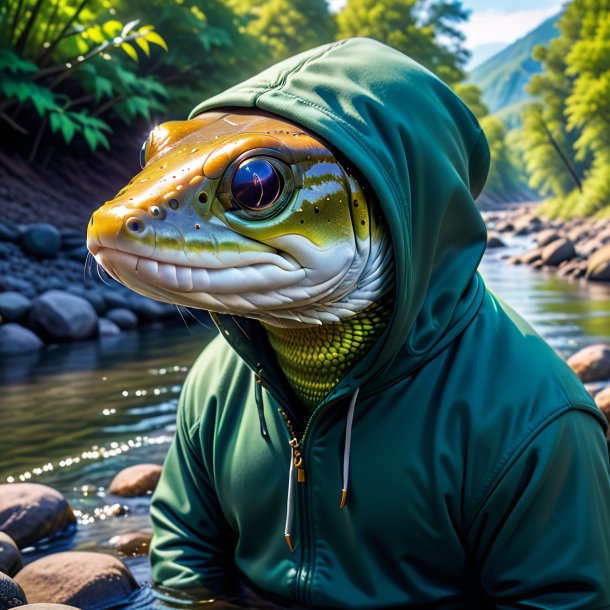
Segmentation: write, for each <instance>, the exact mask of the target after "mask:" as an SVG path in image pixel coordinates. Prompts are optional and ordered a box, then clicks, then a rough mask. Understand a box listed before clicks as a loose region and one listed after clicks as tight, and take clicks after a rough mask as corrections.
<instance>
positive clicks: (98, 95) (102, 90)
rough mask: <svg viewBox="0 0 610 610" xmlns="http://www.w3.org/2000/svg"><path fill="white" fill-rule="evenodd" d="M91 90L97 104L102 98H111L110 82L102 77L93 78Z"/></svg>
mask: <svg viewBox="0 0 610 610" xmlns="http://www.w3.org/2000/svg"><path fill="white" fill-rule="evenodd" d="M93 89H94V91H95V101H96V102H99V101H100V100H101V99H102V98H103V97H104V96H106V97H112V91H113V89H112V81H111V80H110V79H108V78H105V77H104V76H98V75H96V76H94V77H93Z"/></svg>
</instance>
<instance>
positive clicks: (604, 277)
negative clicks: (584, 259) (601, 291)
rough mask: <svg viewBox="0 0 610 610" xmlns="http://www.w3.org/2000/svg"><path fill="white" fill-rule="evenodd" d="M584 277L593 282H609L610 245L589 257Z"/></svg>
mask: <svg viewBox="0 0 610 610" xmlns="http://www.w3.org/2000/svg"><path fill="white" fill-rule="evenodd" d="M585 277H586V278H587V279H588V280H591V281H593V282H608V281H610V245H609V246H604V247H603V248H600V249H599V250H597V251H596V252H595V253H594V254H592V255H591V258H589V264H588V265H587V272H586V273H585Z"/></svg>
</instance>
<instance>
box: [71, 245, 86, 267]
mask: <svg viewBox="0 0 610 610" xmlns="http://www.w3.org/2000/svg"><path fill="white" fill-rule="evenodd" d="M88 252H89V250H87V246H78V247H76V248H71V249H70V250H68V251H67V252H66V256H67V257H68V258H69V259H70V260H73V261H78V262H79V263H84V262H85V261H86V260H87V253H88Z"/></svg>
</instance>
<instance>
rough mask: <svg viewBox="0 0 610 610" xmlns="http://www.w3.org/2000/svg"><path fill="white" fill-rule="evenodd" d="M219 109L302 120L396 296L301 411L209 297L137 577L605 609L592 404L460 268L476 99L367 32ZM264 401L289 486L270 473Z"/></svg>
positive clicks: (475, 161)
mask: <svg viewBox="0 0 610 610" xmlns="http://www.w3.org/2000/svg"><path fill="white" fill-rule="evenodd" d="M235 107H241V108H257V109H261V110H265V111H268V112H271V113H273V114H275V115H277V116H280V117H284V118H286V119H288V120H292V121H294V122H296V123H298V124H300V125H302V126H303V127H304V128H305V129H307V130H309V131H311V132H313V133H314V134H317V135H318V136H320V137H322V138H323V139H324V140H326V141H327V142H328V143H329V144H330V146H331V147H333V148H334V149H336V150H338V151H339V152H340V153H342V154H343V155H344V156H345V157H347V158H348V159H350V161H351V162H352V163H353V164H354V166H355V167H357V168H358V170H359V171H360V172H361V174H362V175H363V176H364V177H365V178H366V180H367V181H368V184H369V185H370V187H371V188H372V190H373V191H374V193H375V198H376V200H378V202H379V204H380V206H381V208H382V210H383V213H384V215H385V217H386V220H387V225H388V227H389V230H390V233H391V239H392V245H393V249H394V260H395V269H396V297H395V309H394V312H393V315H392V319H391V322H390V323H389V324H388V328H387V330H386V332H385V333H384V335H383V336H382V338H381V339H380V340H379V341H378V342H377V343H376V344H375V346H374V347H373V348H372V349H371V351H370V352H369V353H368V355H367V356H366V357H365V358H364V359H363V360H362V361H361V362H360V363H358V364H357V365H356V366H355V367H354V368H353V369H352V371H351V372H350V373H349V374H348V375H347V376H346V377H345V378H344V379H343V380H342V381H341V382H340V383H339V384H338V385H337V387H336V388H335V389H334V390H333V391H332V392H331V393H330V394H329V395H328V396H327V397H326V399H325V400H324V401H322V403H321V404H320V405H319V406H318V407H317V408H316V409H315V411H314V412H313V414H312V415H311V417H310V419H309V421H307V422H305V421H298V419H297V417H296V416H295V409H294V400H295V399H294V395H293V394H292V393H291V392H290V390H289V388H288V385H287V383H286V381H285V379H284V376H283V374H282V372H281V370H278V367H277V364H276V359H275V356H274V354H273V352H272V350H271V348H270V347H269V345H268V343H267V341H266V338H265V335H264V332H263V330H262V328H261V326H260V325H259V323H257V322H254V321H251V320H246V319H243V318H242V319H240V320H239V322H237V321H235V320H233V319H232V318H231V317H230V316H223V315H213V319H214V320H215V322H216V324H217V325H218V327H219V329H220V334H221V336H222V337H219V338H217V339H216V340H214V341H213V342H212V343H211V344H210V345H209V346H208V347H207V348H206V349H205V350H204V351H203V353H202V355H201V356H200V358H199V359H198V360H197V362H196V364H195V366H194V367H193V369H192V371H191V373H190V375H189V377H188V379H187V382H186V385H185V388H184V390H183V393H182V397H181V401H180V407H179V413H178V423H177V431H176V438H175V440H174V442H173V444H172V446H171V448H170V451H169V453H168V456H167V460H166V463H165V467H164V471H163V475H162V477H161V481H160V483H159V486H158V488H157V491H156V493H155V495H154V498H153V504H152V509H151V515H152V519H153V525H154V531H155V536H154V540H153V546H152V555H151V559H152V566H153V577H154V580H155V581H156V582H157V583H160V584H163V585H165V586H170V587H187V586H193V585H204V586H206V587H209V588H210V589H211V590H218V589H222V588H223V587H224V586H225V585H226V584H227V583H228V582H229V581H230V580H231V579H232V578H233V576H235V574H237V575H238V576H239V577H240V578H242V579H245V580H246V581H248V582H250V583H251V584H253V585H254V586H256V587H259V588H260V589H262V590H263V591H266V592H269V593H271V594H274V595H278V596H280V597H281V598H288V599H290V600H295V601H297V602H298V603H301V604H306V605H314V606H321V607H354V608H380V607H386V606H388V607H389V606H393V607H396V606H398V607H417V608H421V607H434V608H484V607H490V608H554V609H555V608H557V609H559V608H561V609H566V610H567V609H568V608H569V609H576V608H583V609H584V608H587V609H597V608H607V607H610V511H609V509H608V507H610V476H609V465H608V454H607V448H606V444H605V440H604V426H605V420H604V418H603V416H602V415H601V414H600V412H599V411H598V410H597V408H596V407H595V404H594V403H593V401H592V399H591V398H590V396H589V395H588V393H587V392H586V391H585V389H584V388H583V387H582V385H581V384H580V382H579V381H578V379H577V378H576V377H575V375H574V374H573V373H572V372H571V371H570V369H569V368H568V367H567V366H566V365H565V363H564V362H563V361H562V360H561V358H559V357H558V356H557V355H556V354H555V353H554V352H553V351H552V350H551V349H550V348H549V347H548V346H547V345H546V344H545V343H544V341H543V340H542V339H540V338H539V337H538V336H537V335H536V334H535V333H534V332H533V331H532V330H531V329H530V328H529V327H528V326H527V324H525V323H524V322H523V321H522V320H521V319H520V318H519V317H518V316H517V315H516V314H515V313H514V312H512V311H510V310H509V309H508V308H507V307H506V306H505V305H504V304H503V303H502V302H501V301H499V300H498V298H497V297H495V296H494V295H493V294H491V293H490V292H489V291H488V290H487V289H486V288H485V285H484V283H483V280H482V279H481V277H480V276H479V275H478V274H477V271H476V270H477V266H478V264H479V261H480V259H481V256H482V254H483V251H484V249H485V243H486V233H485V226H484V224H483V221H482V219H481V216H480V214H479V212H478V210H477V207H476V205H475V203H474V198H476V196H477V195H478V194H479V193H480V191H481V189H482V188H483V185H484V182H485V179H486V175H487V170H488V165H489V150H488V147H487V142H486V140H485V137H484V135H483V133H482V131H481V128H480V127H479V125H478V123H477V121H476V119H475V117H474V116H473V115H472V113H471V112H470V111H469V110H468V108H467V107H466V106H465V105H464V104H463V102H461V100H460V99H459V98H458V97H457V96H456V95H455V94H454V93H453V92H452V91H451V90H450V89H449V88H448V87H447V86H446V85H444V84H443V83H442V82H441V81H440V80H438V79H437V78H436V77H435V76H434V75H432V74H431V73H430V72H428V71H427V70H425V69H424V68H422V67H421V66H419V65H418V64H417V63H415V62H413V61H412V60H410V59H409V58H407V57H405V56H404V55H402V54H401V53H398V52H397V51H395V50H392V49H390V48H389V47H387V46H384V45H382V44H380V43H377V42H375V41H372V40H367V39H352V40H344V41H341V42H338V43H335V44H331V45H327V46H323V47H320V48H317V49H313V50H310V51H307V52H305V53H302V54H300V55H297V56H295V57H293V58H291V59H288V60H286V61H284V62H282V63H279V64H277V65H275V66H273V67H272V68H269V69H268V70H265V71H264V72H262V73H261V74H259V75H257V76H255V77H253V78H251V79H249V80H247V81H245V82H244V83H241V84H239V85H237V86H235V87H233V88H232V89H229V90H228V91H226V92H224V93H222V94H220V95H218V96H216V97H214V98H212V99H209V100H207V101H205V102H203V103H202V104H200V105H199V106H198V107H197V108H196V109H195V110H194V111H193V113H192V116H194V115H197V114H199V113H201V112H204V111H207V110H210V109H217V108H235ZM357 388H359V394H358V398H357V401H356V403H355V407H354V410H353V420H352V419H351V418H348V417H347V413H348V410H349V405H350V399H351V398H352V397H353V395H354V391H355V390H356V389H357ZM280 409H282V410H284V411H285V412H286V413H288V414H289V415H290V417H291V419H293V421H295V420H296V424H295V425H296V427H297V428H298V430H297V436H298V437H299V438H301V437H302V441H301V451H302V454H303V457H304V462H305V469H306V472H307V480H306V481H305V482H304V483H294V484H292V485H289V484H288V483H289V472H291V471H290V464H291V447H290V445H289V441H290V434H289V431H288V429H287V426H286V424H285V421H284V418H283V417H282V415H281V414H280V412H279V410H280ZM346 441H347V442H346ZM346 444H347V447H346ZM346 467H347V468H348V472H349V490H350V491H349V495H348V499H347V504H346V506H345V507H344V508H342V509H340V507H339V505H340V499H341V489H342V487H343V486H344V478H346V477H345V468H346ZM289 487H290V489H289ZM287 500H290V502H288V503H287ZM287 504H290V505H291V508H290V511H291V512H293V519H292V522H291V523H290V524H289V527H290V533H291V537H292V541H293V543H294V544H295V547H296V548H295V550H294V552H291V551H290V550H289V548H288V546H287V545H286V544H285V542H284V540H283V534H284V529H285V522H286V513H287V510H288V508H287Z"/></svg>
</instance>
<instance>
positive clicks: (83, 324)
mask: <svg viewBox="0 0 610 610" xmlns="http://www.w3.org/2000/svg"><path fill="white" fill-rule="evenodd" d="M132 155H133V159H132V162H127V163H123V162H121V159H122V158H125V159H130V158H131V156H132ZM136 161H137V154H136V152H134V151H133V150H131V149H126V150H125V151H122V152H119V153H118V154H117V156H116V157H109V156H108V155H106V156H103V155H101V156H100V158H99V163H98V165H97V166H96V167H91V164H90V163H84V162H83V161H81V160H78V159H69V158H67V159H63V160H62V161H61V163H59V162H57V163H51V164H50V165H49V166H48V167H41V166H36V165H31V164H27V163H25V162H24V160H23V159H21V158H20V157H18V156H8V155H7V154H4V153H0V208H1V209H2V219H1V220H0V355H9V356H10V355H16V354H25V353H31V352H36V351H39V350H41V349H43V348H44V347H45V346H49V345H54V344H57V343H64V342H73V341H83V340H89V339H95V338H96V337H101V338H104V337H110V336H117V335H120V334H121V333H123V332H126V331H130V330H133V329H135V328H141V327H146V326H150V325H155V326H157V327H159V326H162V325H164V324H167V323H169V322H171V321H173V320H178V319H179V318H180V312H178V310H177V309H176V308H175V307H173V306H172V305H169V304H164V303H159V302H158V301H153V300H152V299H148V298H146V297H143V296H140V295H138V294H136V293H134V292H132V291H130V290H128V289H126V288H125V287H123V286H122V285H120V284H119V283H117V282H115V281H114V280H112V279H111V278H109V277H108V276H107V274H106V273H105V272H103V270H98V268H97V264H96V262H95V260H93V258H92V257H90V256H89V257H88V256H87V248H86V227H87V222H88V219H89V217H90V215H91V213H92V212H93V211H94V210H95V209H96V208H97V207H99V206H100V205H101V204H102V203H103V202H104V201H105V200H107V199H110V198H111V197H112V196H113V194H114V193H115V192H116V191H117V190H119V188H121V186H122V185H123V184H125V183H127V182H128V181H129V180H130V178H131V176H132V175H133V174H134V173H136V172H137V167H136V166H135V163H136Z"/></svg>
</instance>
